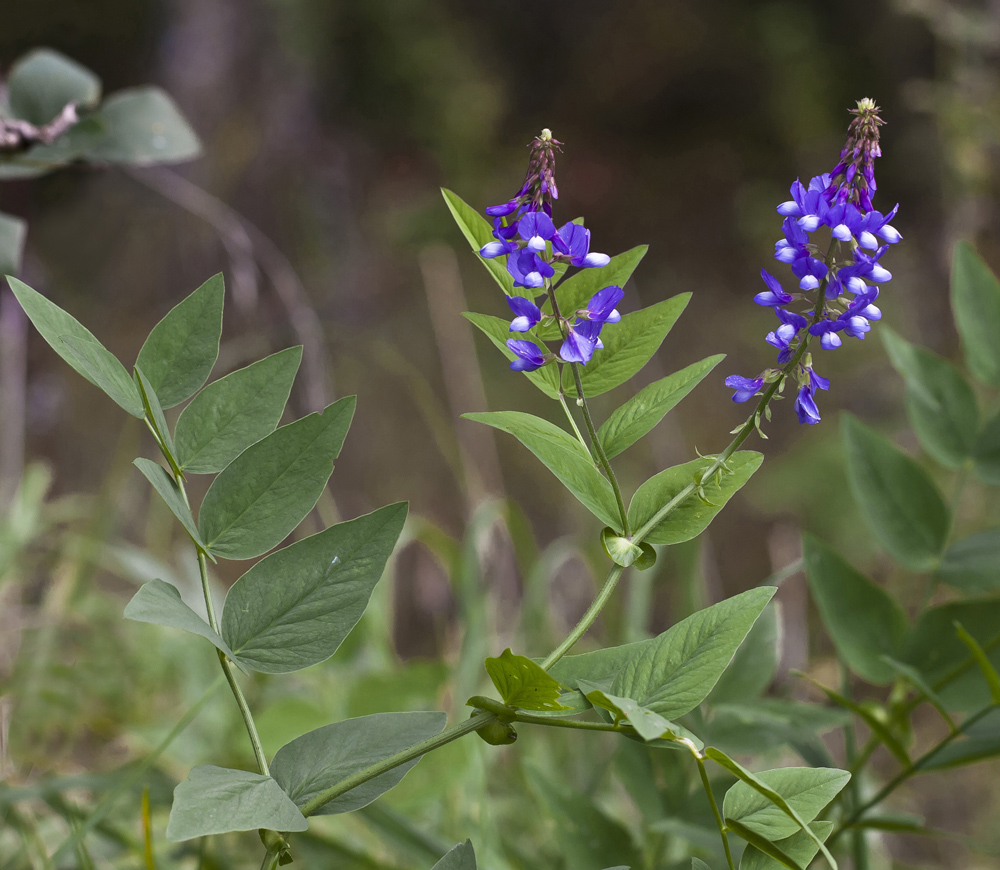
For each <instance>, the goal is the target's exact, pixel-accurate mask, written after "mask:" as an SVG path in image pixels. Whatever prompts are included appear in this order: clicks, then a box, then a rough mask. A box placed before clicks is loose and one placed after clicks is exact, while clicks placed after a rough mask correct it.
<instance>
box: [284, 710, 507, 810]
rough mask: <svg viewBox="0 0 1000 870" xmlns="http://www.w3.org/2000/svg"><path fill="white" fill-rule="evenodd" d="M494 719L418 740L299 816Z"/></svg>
mask: <svg viewBox="0 0 1000 870" xmlns="http://www.w3.org/2000/svg"><path fill="white" fill-rule="evenodd" d="M496 718H497V715H496V713H476V714H474V715H473V716H471V717H470V718H468V719H466V720H464V721H462V722H459V723H458V724H457V725H452V726H451V727H450V728H446V729H445V730H444V731H442V732H441V733H440V734H438V735H436V736H435V737H429V738H428V739H427V740H422V741H421V742H420V743H417V744H415V745H413V746H411V747H410V748H409V749H404V750H403V751H402V752H397V753H396V754H395V755H391V756H389V757H388V758H386V759H383V760H382V761H380V762H378V763H377V764H371V765H369V766H368V767H366V768H364V769H362V770H359V771H358V772H357V773H353V774H351V775H350V776H349V777H347V778H346V779H342V780H341V781H340V782H338V783H335V784H334V785H332V786H330V788H327V789H324V790H323V791H321V792H320V793H319V794H318V795H316V797H314V798H313V799H312V800H311V801H308V802H307V803H306V804H304V805H303V806H302V815H304V816H311V815H312V814H313V813H315V812H316V810H318V809H319V808H320V807H322V806H323V805H324V804H328V803H329V802H330V801H332V800H333V799H334V798H337V797H340V796H341V795H342V794H345V793H346V792H349V791H350V790H351V789H354V788H357V787H358V786H359V785H362V784H363V783H366V782H368V780H370V779H374V778H375V777H376V776H381V775H382V774H383V773H386V772H387V771H389V770H392V769H393V768H395V767H399V765H401V764H406V762H408V761H412V760H413V759H415V758H419V757H420V756H421V755H424V754H426V753H428V752H431V751H433V750H435V749H440V748H441V747H442V746H445V745H447V744H449V743H451V742H452V741H453V740H457V739H458V738H459V737H464V736H465V735H466V734H469V733H471V732H473V731H477V730H479V729H480V728H482V727H483V726H484V725H489V724H490V722H492V721H493V720H494V719H496Z"/></svg>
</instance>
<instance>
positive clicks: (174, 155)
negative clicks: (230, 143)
mask: <svg viewBox="0 0 1000 870" xmlns="http://www.w3.org/2000/svg"><path fill="white" fill-rule="evenodd" d="M95 117H96V118H97V120H98V121H99V122H100V125H101V129H102V135H101V137H100V139H99V140H98V141H97V142H96V144H95V145H94V147H93V148H91V149H89V153H88V154H87V157H88V159H90V160H94V161H97V162H107V163H127V164H131V165H133V166H153V165H155V164H157V163H178V162H180V161H182V160H191V159H192V158H194V157H197V156H198V155H199V154H200V153H201V143H200V142H199V141H198V136H197V134H196V133H195V132H194V130H192V129H191V125H190V124H188V122H187V121H186V120H185V119H184V116H183V115H182V114H181V113H180V110H179V109H178V108H177V105H176V103H174V101H173V100H172V99H171V98H170V96H169V95H168V94H166V93H165V92H164V91H162V90H160V89H159V88H154V87H141V88H127V89H125V90H122V91H116V92H115V93H113V94H112V95H111V96H110V97H108V98H107V99H106V100H105V101H104V102H103V103H102V104H101V106H100V108H99V109H98V110H97V112H96V113H95Z"/></svg>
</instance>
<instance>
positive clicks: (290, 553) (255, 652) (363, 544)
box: [221, 502, 406, 674]
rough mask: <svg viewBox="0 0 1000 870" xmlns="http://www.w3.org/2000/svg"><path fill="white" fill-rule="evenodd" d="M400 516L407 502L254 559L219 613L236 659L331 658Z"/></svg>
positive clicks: (301, 663)
mask: <svg viewBox="0 0 1000 870" xmlns="http://www.w3.org/2000/svg"><path fill="white" fill-rule="evenodd" d="M405 520H406V503H405V502H403V503H400V504H394V505H389V506H388V507H384V508H381V509H380V510H377V511H374V512H373V513H370V514H367V515H366V516H363V517H358V518H357V519H355V520H350V521H349V522H345V523H338V524H337V525H335V526H331V527H330V528H328V529H326V530H325V531H323V532H320V533H319V534H316V535H312V536H310V537H308V538H306V539H305V540H302V541H299V542H297V543H295V544H290V545H289V546H287V547H285V548H284V549H281V550H278V551H277V552H276V553H272V554H271V555H270V556H268V557H267V558H266V559H262V560H261V561H260V562H258V563H257V564H256V565H254V566H253V567H252V568H251V569H250V570H249V571H247V573H246V574H244V575H243V576H242V577H240V579H239V580H237V581H236V583H235V584H234V585H233V588H232V589H230V590H229V594H228V595H227V596H226V604H225V607H224V608H223V611H222V625H221V630H222V636H223V637H224V638H225V639H226V642H227V643H228V644H229V645H230V647H232V649H233V651H234V652H235V654H236V659H237V660H238V661H239V662H241V663H242V664H244V665H245V666H246V667H248V668H249V669H251V670H254V671H259V672H261V673H267V674H283V673H289V672H291V671H297V670H301V669H302V668H306V667H309V666H310V665H314V664H316V663H317V662H322V661H325V660H326V659H328V658H329V657H330V656H332V655H333V654H334V653H335V652H336V651H337V648H338V647H339V646H340V644H341V643H342V642H343V641H344V638H346V637H347V635H348V634H349V633H350V631H351V629H353V628H354V626H355V625H356V624H357V622H358V620H359V619H360V618H361V615H362V614H363V613H364V611H365V608H366V607H367V606H368V599H369V598H370V597H371V593H372V589H374V588H375V584H376V583H378V581H379V578H381V576H382V572H383V570H384V569H385V563H386V561H387V560H388V558H389V556H390V555H391V553H392V550H393V547H394V546H395V545H396V540H397V539H398V538H399V534H400V532H401V531H402V530H403V522H404V521H405Z"/></svg>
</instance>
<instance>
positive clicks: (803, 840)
mask: <svg viewBox="0 0 1000 870" xmlns="http://www.w3.org/2000/svg"><path fill="white" fill-rule="evenodd" d="M737 824H739V823H737ZM809 827H810V828H811V829H812V832H813V833H814V834H815V835H816V836H817V837H819V839H820V840H823V841H824V842H825V841H826V839H827V838H828V837H829V836H830V832H831V831H832V830H833V822H813V823H812V824H811V825H809ZM739 828H742V830H739V829H737V828H734V830H736V833H738V834H739V835H740V836H741V837H744V839H746V840H747V841H748V842H749V843H750V845H749V846H747V848H746V849H745V850H744V852H743V857H742V858H741V859H740V870H779V868H780V867H808V866H809V864H810V863H811V862H812V860H813V858H815V857H816V853H817V852H818V851H819V846H818V845H816V841H815V840H813V838H812V837H810V836H809V834H807V833H806V832H805V831H797V832H796V833H794V834H792V836H790V837H785V838H784V839H782V840H778V841H777V842H775V843H772V842H771V841H770V840H764V838H763V837H759V835H756V834H754V832H753V831H751V830H750V829H748V828H746V827H744V826H743V825H739ZM745 834H749V835H750V836H745ZM751 837H752V838H753V839H751ZM758 838H759V839H758ZM761 841H763V842H761ZM779 855H780V856H781V857H779Z"/></svg>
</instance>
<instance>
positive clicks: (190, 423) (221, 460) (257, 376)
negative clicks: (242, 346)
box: [175, 347, 302, 474]
mask: <svg viewBox="0 0 1000 870" xmlns="http://www.w3.org/2000/svg"><path fill="white" fill-rule="evenodd" d="M301 359H302V348H301V347H290V348H288V349H287V350H282V351H279V352H278V353H275V354H271V356H268V357H265V358H264V359H262V360H259V361H258V362H255V363H253V364H252V365H248V366H247V367H246V368H242V369H239V370H238V371H235V372H232V373H231V374H228V375H226V376H225V377H224V378H219V380H217V381H213V382H212V383H210V384H209V385H208V386H207V387H205V389H203V390H202V391H201V392H200V393H198V395H197V396H195V397H194V398H193V399H192V400H191V403H190V404H189V405H188V406H187V407H186V408H185V409H184V410H183V411H182V412H181V415H180V417H179V418H178V420H177V432H176V433H175V441H176V443H177V462H178V464H179V465H180V467H181V468H182V469H183V470H184V471H189V472H192V473H193V474H210V473H213V472H216V471H222V469H223V468H225V467H226V466H227V465H229V463H230V462H232V461H233V460H234V459H235V458H236V457H237V456H239V455H240V454H241V453H242V452H243V451H244V450H246V449H247V447H249V446H250V445H251V444H255V443H256V442H258V441H260V439H261V438H263V437H265V436H266V435H269V434H270V433H271V432H273V431H274V427H275V426H277V425H278V421H279V420H281V414H282V412H283V411H284V409H285V404H286V403H287V402H288V394H289V392H291V389H292V381H293V380H295V373H296V372H297V371H298V370H299V361H300V360H301Z"/></svg>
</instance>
